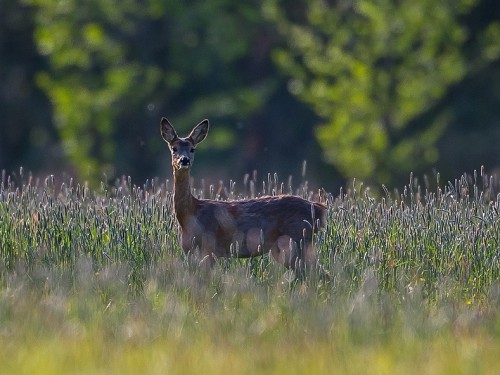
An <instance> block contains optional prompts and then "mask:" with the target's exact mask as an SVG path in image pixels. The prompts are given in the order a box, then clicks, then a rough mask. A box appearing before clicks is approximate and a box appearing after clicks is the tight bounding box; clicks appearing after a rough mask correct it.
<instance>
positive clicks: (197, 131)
mask: <svg viewBox="0 0 500 375" xmlns="http://www.w3.org/2000/svg"><path fill="white" fill-rule="evenodd" d="M208 128H209V125H208V120H207V119H205V120H203V121H202V122H200V123H199V124H198V125H196V126H195V127H194V129H193V130H191V133H190V134H189V137H188V138H190V139H191V140H192V141H193V143H194V144H195V145H196V144H198V143H200V142H201V141H203V140H204V139H205V137H206V136H207V134H208Z"/></svg>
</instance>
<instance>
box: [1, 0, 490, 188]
mask: <svg viewBox="0 0 500 375" xmlns="http://www.w3.org/2000/svg"><path fill="white" fill-rule="evenodd" d="M0 3H1V4H2V14H1V15H0V27H1V30H2V33H0V55H1V57H2V58H1V59H0V67H1V68H2V69H1V71H0V74H1V77H2V80H3V82H5V84H4V89H3V91H1V92H0V101H1V104H2V105H1V106H0V108H2V109H1V110H0V114H2V129H1V130H0V134H1V135H2V136H1V139H0V145H1V148H0V168H7V169H14V168H16V167H17V166H18V165H19V164H21V163H22V164H24V166H25V167H26V168H28V169H30V168H34V169H37V168H42V169H46V168H50V166H51V165H52V163H53V162H54V160H56V159H57V160H58V164H57V167H58V168H59V167H63V168H70V170H72V171H73V172H74V173H76V174H77V175H78V176H79V177H80V178H83V179H88V180H91V181H98V180H99V179H102V178H103V176H104V175H106V176H108V177H114V176H119V175H121V174H131V175H134V176H135V177H136V178H138V179H140V180H142V179H145V178H148V177H152V176H154V175H156V174H157V173H158V169H159V165H160V164H161V165H164V164H165V161H164V160H161V161H159V160H158V159H159V158H158V157H159V156H160V155H164V156H165V157H166V154H167V151H166V148H165V147H164V145H163V144H162V142H161V139H160V137H159V135H158V121H159V118H160V117H161V116H168V117H169V119H170V120H171V121H172V122H173V123H174V125H176V127H177V128H179V131H180V133H182V132H183V131H184V130H186V131H187V130H188V128H190V127H192V126H193V125H194V124H196V123H198V122H199V121H200V120H202V119H203V118H209V119H210V120H211V122H212V123H215V126H213V127H212V129H211V134H210V136H209V137H208V139H207V143H206V144H207V147H209V148H210V152H207V153H206V155H204V157H203V158H199V160H200V161H197V163H198V162H200V163H202V164H203V163H204V162H203V161H202V160H207V163H209V162H210V163H211V164H212V165H218V166H219V167H217V169H218V171H219V172H220V173H221V174H222V175H223V174H224V173H225V175H226V176H230V177H232V178H235V177H236V178H238V177H239V176H241V175H242V174H243V173H251V171H252V169H254V168H258V169H261V170H262V169H264V170H263V172H267V171H279V172H282V173H284V174H285V176H286V175H287V174H289V173H297V172H298V170H299V167H298V166H300V164H301V163H302V161H303V160H304V159H307V160H308V162H309V163H308V165H309V166H310V167H311V168H310V171H311V172H312V173H313V174H314V175H315V176H316V178H317V179H318V180H320V182H321V183H324V182H325V181H327V180H329V181H331V180H333V177H335V176H337V177H339V176H341V177H343V178H345V179H350V178H352V177H359V178H361V179H363V180H368V181H372V182H375V183H388V182H398V181H399V179H400V178H401V176H404V177H405V178H406V176H407V175H408V174H409V173H410V172H411V171H415V172H421V171H424V172H425V171H427V172H428V171H429V170H430V169H431V168H433V167H438V168H439V167H440V161H441V160H446V158H443V153H444V151H446V153H447V154H449V155H455V154H458V153H459V152H458V151H454V150H457V148H458V147H459V146H458V145H463V144H464V143H465V144H466V143H467V141H466V140H467V137H469V136H470V134H471V131H472V132H473V131H475V130H474V129H476V128H477V129H478V130H477V132H479V131H480V133H474V134H490V135H492V137H491V138H494V135H495V134H496V133H495V132H496V130H494V129H497V128H498V127H497V125H498V122H499V118H500V113H498V110H496V109H495V108H497V107H498V105H497V104H498V100H500V93H499V92H498V87H500V66H499V65H500V45H499V44H498V40H500V14H499V11H498V10H497V9H498V7H497V6H496V2H495V1H493V0H457V1H451V0H440V1H430V0H422V1H418V2H415V1H410V0H398V1H396V0H338V1H327V0H311V1H305V0H299V1H295V2H286V1H280V0H252V1H247V2H234V1H230V0H216V1H214V0H210V1H208V0H192V1H181V0H146V1H138V0H124V1H116V0H88V1H78V0H65V1H58V0H22V1H15V0H0ZM20 15H23V17H20ZM16 77H17V78H16ZM485 77H487V78H485ZM464 103H466V104H464ZM468 108H469V109H468ZM478 124H480V126H479V125H478ZM479 129H480V130H479ZM450 134H453V137H449V135H450ZM460 137H461V138H460ZM445 139H454V143H455V144H456V145H457V146H453V145H450V143H448V144H445V143H444V141H443V140H445ZM485 145H486V143H485ZM454 147H455V148H454ZM460 147H461V146H460ZM481 151H482V152H477V153H476V154H477V155H476V156H475V158H474V163H490V164H491V167H494V166H495V165H500V154H499V152H498V151H495V146H494V145H492V144H491V142H490V143H489V144H488V145H487V146H485V147H483V148H482V149H481ZM202 152H203V151H202ZM37 154H43V155H44V157H37V156H36V155H37ZM56 155H59V158H57V157H56ZM448 161H449V160H448ZM475 167H478V166H477V165H476V166H475ZM228 168H230V169H231V172H228V171H227V169H228ZM464 168H465V166H464ZM224 169H226V171H225V172H224ZM453 172H456V173H462V172H463V171H462V170H459V171H453Z"/></svg>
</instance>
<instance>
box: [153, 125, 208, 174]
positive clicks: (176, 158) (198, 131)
mask: <svg viewBox="0 0 500 375" xmlns="http://www.w3.org/2000/svg"><path fill="white" fill-rule="evenodd" d="M208 128H209V125H208V120H206V119H205V120H203V121H202V122H200V123H199V124H198V125H196V126H195V127H194V128H193V130H191V133H189V135H188V136H187V137H184V138H181V137H179V136H178V135H177V133H176V132H175V129H174V127H173V126H172V124H170V122H169V121H168V120H167V119H166V118H165V117H162V119H161V122H160V132H161V136H162V138H163V139H164V140H165V142H167V143H168V146H169V148H170V153H171V154H172V167H173V168H174V171H180V170H189V169H190V168H191V165H192V164H193V161H194V151H195V149H196V145H197V144H198V143H200V142H201V141H203V140H204V139H205V137H206V136H207V133H208Z"/></svg>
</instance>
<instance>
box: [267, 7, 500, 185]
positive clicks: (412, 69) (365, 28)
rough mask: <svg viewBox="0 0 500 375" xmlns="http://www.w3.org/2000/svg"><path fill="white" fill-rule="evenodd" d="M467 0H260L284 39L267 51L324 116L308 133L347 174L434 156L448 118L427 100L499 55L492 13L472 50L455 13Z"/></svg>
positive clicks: (405, 166)
mask: <svg viewBox="0 0 500 375" xmlns="http://www.w3.org/2000/svg"><path fill="white" fill-rule="evenodd" d="M475 4H476V1H475V0H455V1H446V0H442V1H434V0H421V1H413V0H398V1H395V0H337V1H327V0H310V1H303V2H294V3H293V5H292V4H290V3H287V2H285V1H280V0H265V2H264V11H265V13H266V15H267V17H269V19H271V20H272V21H273V22H276V24H277V27H278V28H279V30H280V32H281V34H282V35H283V36H284V37H285V38H286V39H287V41H288V45H287V48H282V49H280V50H278V51H276V52H275V54H274V59H275V61H276V63H277V64H278V65H279V66H280V67H281V69H282V70H283V71H284V72H286V73H287V74H288V75H289V76H290V77H291V78H290V80H289V84H288V86H289V90H290V91H291V92H292V93H294V94H295V95H296V96H298V97H299V98H300V99H302V100H303V101H305V102H306V103H308V104H309V105H310V106H311V107H312V108H313V109H314V111H315V112H316V113H317V114H318V115H319V116H320V117H321V118H323V119H324V123H323V124H322V125H321V126H319V127H318V129H317V132H316V135H317V138H318V140H319V142H320V144H321V145H322V148H323V150H324V154H325V157H326V158H327V160H328V161H329V162H331V163H333V164H334V165H335V166H337V167H338V168H339V170H340V171H341V172H342V173H343V174H344V175H345V176H347V177H361V178H363V179H364V180H367V179H373V180H375V181H378V182H384V183H388V182H390V181H391V179H392V178H394V177H396V176H400V175H401V174H403V175H407V174H408V173H409V171H411V170H418V169H419V168H421V167H424V166H429V165H431V164H432V163H434V162H436V161H437V159H438V152H437V149H436V142H437V141H438V139H439V138H440V136H441V135H442V134H443V132H444V130H445V128H446V126H447V125H448V124H449V119H450V113H449V111H448V110H447V108H446V107H445V108H439V109H440V110H439V111H436V110H434V109H435V104H436V103H437V102H439V101H440V100H441V99H443V98H444V97H445V96H446V94H447V92H448V90H449V89H450V88H451V87H453V86H454V85H455V84H457V82H460V81H461V80H463V79H464V77H466V76H467V74H470V72H471V71H474V70H477V69H480V67H484V66H485V65H487V64H489V63H491V62H492V61H495V60H497V59H498V58H499V48H498V46H499V44H498V40H500V28H499V24H498V22H493V21H492V23H491V24H490V25H486V26H485V27H484V29H483V30H482V31H481V36H480V37H479V39H480V40H481V43H482V44H481V45H480V46H479V47H477V46H476V47H475V53H474V54H473V55H468V54H467V51H465V47H466V45H467V42H468V41H469V38H470V35H469V34H468V31H469V29H468V27H467V26H466V24H465V23H464V22H463V20H464V18H465V16H466V15H467V14H469V13H470V12H471V10H472V9H473V7H474V5H475Z"/></svg>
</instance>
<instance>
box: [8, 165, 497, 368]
mask: <svg viewBox="0 0 500 375" xmlns="http://www.w3.org/2000/svg"><path fill="white" fill-rule="evenodd" d="M247 185H248V186H247ZM255 186H262V191H263V192H265V193H267V194H273V192H280V191H282V190H286V191H287V192H288V191H291V190H292V189H291V187H289V186H287V184H285V185H282V184H281V183H280V182H279V181H278V179H277V177H274V176H270V177H269V179H268V180H267V181H266V182H265V183H262V185H260V184H258V183H257V182H252V181H250V182H248V181H247V183H245V185H244V186H242V187H241V190H240V193H238V186H234V184H230V186H229V187H228V192H227V196H229V197H230V198H233V197H237V196H239V195H241V196H246V195H249V194H253V195H255V194H256V193H255V190H256V189H255ZM283 186H286V188H284V187H283ZM499 187H500V184H499V181H496V180H495V179H494V178H492V177H489V176H486V175H485V174H484V173H482V172H481V173H479V174H477V175H476V174H473V175H472V176H465V175H464V176H462V177H461V178H459V179H457V180H456V181H452V182H450V183H446V184H443V183H442V182H440V181H439V178H438V177H436V178H434V181H432V182H431V183H429V182H428V181H427V180H426V179H424V181H422V183H419V182H418V181H417V180H416V179H414V178H410V182H409V184H408V185H407V186H405V187H404V188H402V189H401V191H399V192H397V191H391V192H389V191H387V190H386V191H385V193H383V194H382V195H381V196H376V195H375V194H373V193H371V192H370V189H367V188H364V187H363V186H362V185H361V184H359V183H356V182H354V183H353V184H352V186H350V187H349V188H348V189H344V190H343V191H340V192H339V193H337V194H335V195H333V196H332V195H327V194H323V198H324V199H326V200H327V201H328V205H329V219H328V226H327V228H325V230H324V231H323V232H321V233H320V234H319V235H318V236H317V237H316V238H315V244H316V247H317V249H318V254H319V262H320V263H321V267H322V268H324V269H326V270H327V271H328V273H329V274H330V275H331V277H330V278H325V277H323V275H322V273H321V271H319V269H316V268H314V267H313V269H310V270H309V271H308V276H307V278H306V280H304V281H297V280H296V279H295V278H294V275H293V274H292V273H291V272H290V271H286V270H284V269H283V268H281V267H280V266H279V265H276V264H275V263H273V261H272V260H270V259H269V257H268V256H264V257H262V258H259V259H252V260H237V259H232V260H218V261H217V263H216V266H215V268H214V269H213V270H212V271H211V272H207V270H206V269H204V268H200V267H198V265H197V263H196V261H195V260H194V259H193V258H190V257H185V256H183V255H182V253H181V250H180V247H179V245H178V242H177V234H176V222H175V217H174V216H173V213H172V208H171V199H172V196H171V193H170V184H169V182H168V181H164V182H162V181H159V180H153V181H148V182H146V184H145V185H143V186H134V185H132V183H131V181H130V180H129V179H126V178H125V179H123V180H121V181H117V182H116V183H115V184H114V185H113V186H106V185H104V184H103V185H102V186H101V187H100V188H97V189H89V188H87V187H85V186H83V185H79V184H78V183H76V182H75V181H72V180H71V179H68V178H60V179H57V178H54V177H52V176H49V177H47V178H46V179H45V180H41V181H38V180H33V179H31V178H30V177H29V176H23V174H22V172H21V173H20V174H19V175H16V176H12V177H8V176H6V175H5V173H4V174H3V175H2V177H1V190H0V373H2V374H110V373H117V374H137V373H143V374H165V373H168V374H199V373H203V374H224V373H234V374H256V373H262V374H303V373H308V374H498V373H500V360H499V358H500V282H499V278H500V188H499ZM295 193H297V194H299V195H308V194H309V193H308V189H307V184H303V185H302V186H300V187H299V188H298V189H297V191H296V192H295ZM197 194H199V195H213V194H214V193H213V190H212V189H208V191H207V192H203V191H201V190H200V191H197Z"/></svg>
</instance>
